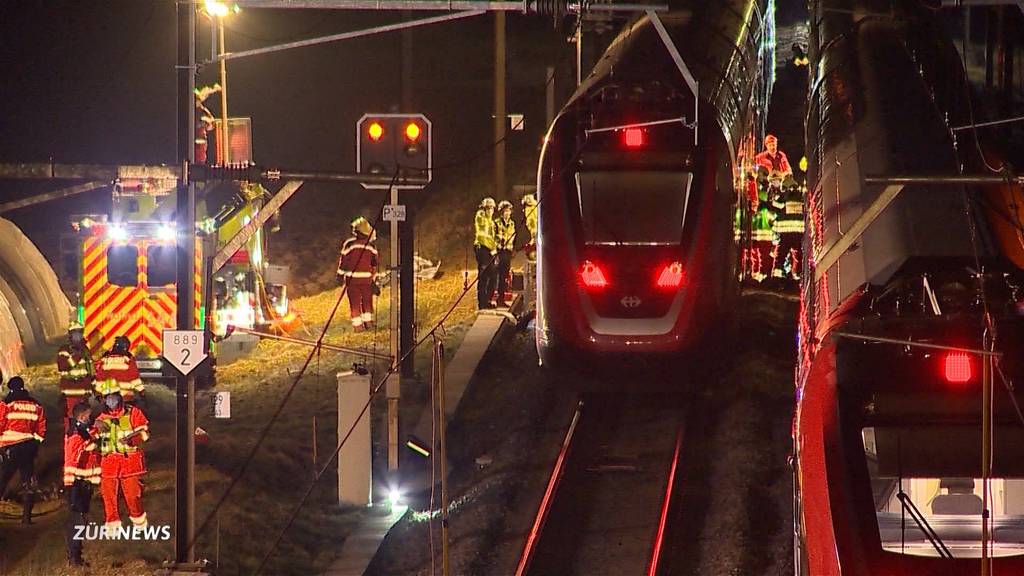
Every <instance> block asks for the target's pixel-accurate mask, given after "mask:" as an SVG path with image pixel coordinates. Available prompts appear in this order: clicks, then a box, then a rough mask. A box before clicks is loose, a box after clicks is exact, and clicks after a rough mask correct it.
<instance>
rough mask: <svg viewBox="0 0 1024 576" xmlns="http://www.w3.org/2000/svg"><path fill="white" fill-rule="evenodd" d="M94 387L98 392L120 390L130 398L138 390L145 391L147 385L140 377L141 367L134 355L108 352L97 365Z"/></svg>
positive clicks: (105, 393)
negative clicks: (136, 362) (144, 384)
mask: <svg viewBox="0 0 1024 576" xmlns="http://www.w3.org/2000/svg"><path fill="white" fill-rule="evenodd" d="M94 388H95V390H96V392H97V393H98V394H102V395H107V394H113V393H114V392H120V393H121V394H124V395H125V399H128V398H131V397H132V396H134V395H135V393H136V392H141V391H143V390H144V389H145V386H143V384H142V379H141V378H140V377H139V367H138V365H136V364H135V358H134V357H132V356H131V355H127V354H115V353H113V352H107V353H106V354H104V355H103V357H102V358H100V361H99V362H98V363H97V365H96V381H95V383H94Z"/></svg>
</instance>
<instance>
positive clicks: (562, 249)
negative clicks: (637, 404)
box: [536, 0, 774, 365]
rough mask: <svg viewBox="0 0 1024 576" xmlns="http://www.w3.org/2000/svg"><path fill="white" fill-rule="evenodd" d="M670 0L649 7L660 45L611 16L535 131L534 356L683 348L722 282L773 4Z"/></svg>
mask: <svg viewBox="0 0 1024 576" xmlns="http://www.w3.org/2000/svg"><path fill="white" fill-rule="evenodd" d="M671 6H672V11H671V12H667V13H664V14H662V15H661V16H660V20H661V22H663V23H664V31H665V32H666V35H665V36H667V38H668V39H669V41H668V42H666V38H665V37H663V36H662V35H660V34H659V32H658V27H657V26H656V23H655V22H653V21H652V20H651V19H650V18H649V17H648V16H642V17H639V18H637V19H636V20H634V21H633V22H632V23H631V24H629V25H628V26H626V27H625V29H624V30H623V31H622V32H621V33H620V34H619V36H618V37H617V38H616V39H615V40H614V41H613V42H612V44H611V45H610V47H609V48H608V50H607V51H606V52H605V54H604V55H603V56H602V58H601V60H600V61H599V62H598V63H597V65H596V66H595V67H594V70H593V72H592V73H591V74H590V76H589V77H588V78H586V80H585V81H584V82H583V83H582V84H581V85H580V87H579V89H578V90H577V91H576V93H575V94H574V95H573V96H572V98H571V99H570V100H569V102H568V104H567V105H566V106H565V107H564V108H563V110H562V111H561V113H560V114H559V115H558V117H557V119H556V120H555V122H554V123H553V124H552V126H551V127H550V129H549V132H548V135H547V138H546V139H545V145H544V149H543V151H542V154H541V160H540V166H539V169H538V174H537V190H538V201H539V208H538V209H539V238H538V243H537V248H538V256H537V277H538V281H537V286H538V293H537V330H536V338H537V348H538V352H539V355H540V360H541V363H542V364H544V365H551V364H564V363H579V362H586V359H587V358H595V357H598V356H602V357H607V356H609V355H617V354H644V355H647V354H666V355H670V354H673V353H678V352H681V351H685V350H687V349H689V348H691V347H692V346H693V345H694V344H695V343H697V342H699V341H700V340H701V337H702V336H703V335H704V334H705V333H707V332H708V331H709V329H710V327H711V326H712V324H713V322H714V321H715V320H716V319H718V318H719V317H720V315H721V314H722V312H723V309H724V308H725V307H726V306H727V303H728V302H729V300H730V297H731V296H732V295H733V294H734V292H735V290H736V284H737V276H736V264H737V256H736V247H735V243H734V239H733V236H734V232H733V218H734V214H735V208H736V205H737V198H738V196H739V193H738V190H739V187H740V183H741V182H742V181H743V178H744V177H745V171H746V170H749V164H750V161H751V160H752V155H753V154H752V152H753V147H754V145H755V143H758V142H760V139H759V138H760V136H762V135H763V134H762V128H763V123H764V115H765V111H766V108H767V102H768V97H769V94H770V91H771V83H772V80H773V73H772V69H773V65H774V20H773V14H774V6H773V2H772V0H730V1H721V2H718V1H716V2H704V1H701V0H692V1H679V2H673V3H672V5H671ZM670 45H671V46H673V47H674V49H675V50H676V51H677V54H678V55H679V56H680V57H681V59H682V63H679V62H677V61H675V60H674V59H673V54H672V52H671V49H670V47H669V46H670ZM683 68H686V73H688V74H689V75H690V79H691V80H692V82H687V80H686V77H685V76H684V72H682V69H683ZM695 85H696V88H697V89H696V90H694V89H693V88H694V87H695ZM745 164H746V167H744V165H745Z"/></svg>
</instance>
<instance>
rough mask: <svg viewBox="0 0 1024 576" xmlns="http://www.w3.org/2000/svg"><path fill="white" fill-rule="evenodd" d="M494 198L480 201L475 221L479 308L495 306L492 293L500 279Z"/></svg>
mask: <svg viewBox="0 0 1024 576" xmlns="http://www.w3.org/2000/svg"><path fill="white" fill-rule="evenodd" d="M494 207H495V203H494V198H484V199H483V200H481V201H480V209H479V210H477V211H476V218H475V219H474V222H473V230H474V233H473V253H474V255H475V256H476V272H477V280H476V304H477V308H478V309H481V310H483V309H485V308H494V307H495V305H493V304H491V294H492V293H493V292H494V287H495V284H496V283H497V279H498V273H497V272H498V269H497V265H496V263H495V261H494V256H495V255H496V254H497V253H498V243H497V241H496V240H495V238H494Z"/></svg>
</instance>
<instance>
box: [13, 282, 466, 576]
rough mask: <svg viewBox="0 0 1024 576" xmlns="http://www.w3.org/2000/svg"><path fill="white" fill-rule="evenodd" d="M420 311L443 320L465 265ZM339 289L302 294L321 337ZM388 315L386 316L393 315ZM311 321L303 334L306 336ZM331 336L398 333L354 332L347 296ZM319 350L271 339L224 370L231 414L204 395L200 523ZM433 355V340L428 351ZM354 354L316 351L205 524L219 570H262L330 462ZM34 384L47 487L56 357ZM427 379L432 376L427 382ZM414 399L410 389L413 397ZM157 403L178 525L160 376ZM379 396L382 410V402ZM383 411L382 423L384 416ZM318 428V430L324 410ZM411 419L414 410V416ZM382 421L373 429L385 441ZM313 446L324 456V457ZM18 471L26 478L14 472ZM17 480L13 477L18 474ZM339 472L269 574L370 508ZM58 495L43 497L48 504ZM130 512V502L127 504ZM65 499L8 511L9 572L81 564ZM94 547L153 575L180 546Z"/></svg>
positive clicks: (304, 565)
mask: <svg viewBox="0 0 1024 576" xmlns="http://www.w3.org/2000/svg"><path fill="white" fill-rule="evenodd" d="M417 289H418V291H417V303H418V317H419V319H420V321H421V324H420V325H421V326H422V327H423V330H426V329H428V328H429V327H430V326H433V324H434V323H435V322H436V321H437V320H439V319H440V317H441V316H442V315H443V314H444V313H445V312H446V311H447V310H448V308H449V306H450V305H451V303H452V302H454V300H455V299H456V298H457V297H458V295H459V294H460V293H461V291H462V279H461V278H460V277H459V275H458V274H448V275H446V276H443V277H441V278H440V279H438V280H435V281H425V282H421V283H419V284H418V286H417ZM338 295H339V290H338V289H334V290H329V291H326V292H323V293H320V294H318V295H315V296H310V297H306V298H300V299H297V300H295V302H294V305H295V308H296V309H297V310H298V311H299V312H300V314H301V316H302V318H303V321H304V323H305V326H306V329H305V331H307V332H308V333H309V334H310V335H311V338H315V337H316V335H317V334H319V332H320V330H321V329H322V328H323V325H324V323H325V322H326V320H327V317H328V315H329V313H330V310H331V308H332V307H333V306H334V303H335V301H336V300H337V298H338ZM379 302H380V304H381V307H380V309H379V310H378V313H379V314H380V317H381V318H382V319H386V318H387V312H388V292H387V291H386V290H385V292H384V294H382V295H381V297H380V298H379ZM473 309H474V302H473V297H472V295H469V296H467V297H466V298H464V299H463V301H462V303H461V304H460V305H459V306H458V307H457V308H456V310H455V312H454V313H453V314H452V315H451V316H450V317H449V319H448V321H447V322H446V323H445V325H446V326H448V327H451V328H453V329H452V330H450V331H448V333H447V335H446V336H445V340H446V342H448V346H449V348H454V347H455V345H457V341H458V340H459V339H460V338H459V335H460V334H461V333H463V332H464V327H463V325H465V324H466V323H467V321H468V320H470V319H471V318H472V317H473V314H474V311H473ZM385 324H386V322H385ZM302 332H303V331H302V330H300V331H299V333H298V334H297V335H299V336H302V335H303V334H302ZM326 341H327V342H330V343H334V344H339V345H343V346H352V347H376V349H377V350H380V351H386V350H387V348H388V342H389V333H388V330H387V329H386V326H382V327H380V328H378V330H377V331H376V332H374V333H363V334H355V333H353V332H352V331H351V327H350V325H349V322H348V305H347V302H343V303H342V305H341V307H340V308H339V310H338V314H337V316H336V317H335V320H334V322H333V323H332V325H331V328H330V330H329V331H328V335H327V338H326ZM309 351H310V349H309V348H308V347H305V346H301V345H297V344H286V343H281V342H272V341H264V342H262V343H260V345H259V347H258V349H257V350H256V352H255V353H254V354H253V355H252V356H251V357H249V358H246V359H243V360H241V361H239V362H236V363H234V364H231V365H229V366H225V367H221V368H220V369H219V370H218V385H217V388H216V390H227V391H230V392H231V416H232V417H231V419H226V420H215V419H213V417H212V411H213V410H212V399H213V392H214V391H212V390H207V391H202V392H200V393H199V394H198V395H197V398H196V407H197V422H198V425H199V426H201V427H202V428H203V429H204V430H206V431H207V432H208V433H209V436H210V441H209V443H208V444H205V445H201V446H198V447H197V451H196V452H197V455H196V497H197V507H196V512H197V518H196V522H197V528H198V527H199V526H200V525H201V524H202V523H203V522H204V521H205V520H206V519H207V517H208V515H209V514H210V513H211V511H212V508H213V504H214V502H216V500H217V499H219V497H220V496H221V494H223V493H224V490H225V489H226V488H227V486H228V484H229V482H230V481H231V478H232V476H233V475H234V474H235V471H236V470H237V469H238V467H239V466H240V464H241V463H242V461H243V460H244V458H245V456H246V455H247V454H248V452H249V451H250V449H251V448H252V446H253V445H254V443H255V442H256V439H257V437H258V435H259V432H260V430H261V429H262V428H263V427H264V426H265V425H266V423H267V421H268V420H269V418H270V417H271V415H272V413H273V412H274V410H276V409H277V407H278V406H279V405H280V402H281V399H282V398H283V396H284V394H285V393H286V391H287V388H288V386H289V385H290V384H291V382H292V381H293V379H294V377H295V375H296V373H297V371H298V370H299V368H300V367H301V366H302V363H303V362H304V361H305V359H306V357H307V355H308V354H309ZM417 356H418V357H429V347H428V346H424V347H423V348H422V349H421V350H419V351H418V354H417ZM353 360H354V358H353V357H351V356H347V355H340V354H336V353H332V352H324V353H322V354H321V357H320V359H319V363H318V362H317V360H316V359H315V358H314V360H313V362H312V363H311V364H310V367H309V369H308V370H307V372H306V374H305V376H304V378H303V379H302V381H301V382H300V383H299V385H298V387H297V388H296V391H295V393H294V394H293V396H292V397H291V399H290V400H289V402H288V403H287V405H286V407H285V408H284V410H283V412H282V413H281V416H280V417H279V419H278V420H277V422H276V423H275V424H274V426H273V428H272V430H271V433H270V435H269V436H268V438H267V440H266V442H264V444H263V446H262V447H261V448H260V450H259V452H258V453H257V455H256V457H255V458H254V460H253V461H252V463H251V465H250V466H249V468H248V470H247V471H246V472H245V473H244V474H243V475H242V476H241V479H240V481H239V482H238V484H237V486H236V488H235V489H234V491H233V492H232V493H231V495H230V497H229V498H228V499H227V501H226V503H225V505H224V506H223V507H222V508H221V509H220V511H219V514H218V515H217V516H215V517H213V518H212V519H211V520H210V522H209V526H208V528H207V529H206V530H205V531H204V532H203V533H202V534H201V535H200V538H199V541H198V548H197V550H198V554H197V555H198V556H199V557H204V558H209V559H211V560H216V559H219V564H220V567H219V570H218V574H228V575H231V574H249V573H252V572H253V571H254V570H255V568H256V566H257V564H258V562H259V561H260V559H261V558H262V557H263V555H264V554H265V553H266V552H267V550H268V549H269V546H270V543H271V542H272V540H273V538H274V537H276V535H277V533H278V531H279V530H281V528H282V527H283V526H284V523H285V522H286V520H287V517H288V515H289V513H290V512H291V510H292V508H293V507H294V506H295V504H296V503H297V502H298V500H299V497H300V495H301V493H302V492H304V491H305V489H306V488H307V487H308V486H309V483H310V482H311V480H312V477H313V474H314V469H316V468H317V467H319V466H323V464H324V461H325V459H326V458H327V457H328V456H329V455H330V453H331V452H332V451H333V448H334V446H335V444H336V442H337V436H336V430H335V428H336V422H337V409H336V405H335V403H336V395H335V385H334V374H335V373H337V372H339V371H341V370H346V369H348V368H349V367H350V366H351V363H352V362H353ZM428 366H429V364H428V363H427V361H426V360H421V361H420V363H419V364H418V367H419V368H420V371H422V372H425V373H429V368H428ZM26 377H27V380H28V382H29V386H30V388H31V390H32V392H33V393H34V394H35V395H36V397H37V398H39V399H40V400H41V401H43V402H44V403H45V404H46V407H47V416H48V421H49V423H50V432H49V433H48V434H47V439H46V442H45V443H44V445H43V449H42V451H41V453H40V457H39V459H38V471H39V477H40V481H41V483H42V484H43V485H44V486H47V487H48V486H52V485H55V484H56V483H58V482H59V474H60V466H61V455H62V449H61V424H60V408H59V404H58V403H59V396H58V391H57V386H56V381H57V378H56V373H55V370H54V368H53V367H52V366H50V365H45V366H34V367H32V368H30V369H29V370H28V371H27V374H26ZM407 387H408V391H409V394H408V396H409V398H408V400H411V401H403V410H402V415H403V417H405V418H408V417H415V416H416V414H415V410H416V406H415V405H414V404H415V403H416V402H415V398H416V397H417V396H418V395H419V396H423V395H425V393H422V394H418V392H419V391H418V390H417V389H416V387H417V382H416V380H408V381H404V382H403V392H405V390H406V389H407ZM422 388H425V387H422ZM403 399H404V400H405V396H403ZM147 400H148V407H147V409H146V412H147V414H148V416H149V417H150V420H151V429H152V433H153V438H152V440H151V441H150V442H149V443H148V444H147V445H146V459H147V464H148V467H149V474H148V475H147V476H146V477H145V482H146V492H145V506H146V511H147V514H148V516H149V521H150V523H151V524H153V525H163V524H173V517H174V508H173V503H174V413H173V412H174V395H173V392H172V391H171V390H169V389H168V388H165V387H163V386H160V385H151V386H149V388H148V390H147ZM377 408H378V403H375V406H374V412H377ZM380 416H381V415H380V414H376V413H375V414H374V424H375V426H376V423H377V422H378V421H379V420H380ZM314 417H315V418H316V422H317V435H316V439H315V441H314V438H313V420H314ZM406 421H408V420H406ZM382 432H383V430H382V429H380V428H375V429H374V439H375V440H374V442H375V444H376V443H378V439H379V438H380V437H381V433H382ZM314 446H316V451H317V462H316V463H315V464H314V461H313V453H314ZM15 482H16V481H15ZM12 486H13V484H12ZM336 491H337V478H336V475H334V474H333V473H330V474H328V475H326V476H325V477H324V478H323V479H322V480H321V481H320V483H319V484H318V486H317V488H316V489H315V490H314V492H313V494H312V496H311V497H310V500H309V502H308V503H307V505H306V507H305V508H304V509H303V511H302V512H301V514H300V515H299V516H298V519H297V521H296V522H295V524H294V526H293V527H292V528H291V530H290V531H289V532H288V533H287V534H286V535H285V537H284V539H283V540H282V542H281V545H280V547H279V548H278V550H277V551H276V553H275V554H274V556H273V559H272V560H271V562H270V563H269V565H268V567H267V568H266V569H265V570H264V573H265V574H273V575H285V574H296V575H309V574H314V573H317V572H319V571H320V570H321V569H322V568H324V567H325V566H326V565H327V564H328V563H329V562H330V560H331V559H332V558H333V556H334V554H335V553H336V552H337V551H338V550H339V549H340V545H341V543H342V542H343V540H344V538H345V536H346V534H347V533H348V531H349V530H350V528H351V527H352V526H353V525H354V524H355V523H356V522H357V521H358V520H359V519H360V517H361V515H362V514H363V513H364V510H362V509H343V508H341V507H339V506H338V504H337V501H336V493H337V492H336ZM43 508H50V509H53V508H55V506H54V505H53V504H52V503H51V504H49V505H40V506H38V509H43ZM102 516H103V511H102V502H101V500H100V499H99V497H98V495H97V497H96V498H95V499H94V500H93V510H92V513H91V514H90V516H89V519H90V520H91V521H95V522H97V523H100V522H102ZM122 517H123V518H127V513H126V512H125V511H124V510H123V509H122ZM65 519H66V514H65V512H64V510H63V508H57V509H56V511H53V512H50V513H47V514H44V515H42V516H40V517H39V518H37V525H36V526H32V527H28V528H25V527H21V526H18V525H16V524H14V520H12V519H4V520H2V521H0V534H2V538H3V541H4V545H3V546H2V548H0V573H2V574H16V575H18V576H37V575H38V576H44V575H45V576H52V575H55V574H64V573H78V572H72V571H69V570H68V569H66V568H65V562H64V557H65V551H64V540H63V533H62V530H63V525H64V522H65ZM85 548H86V552H85V556H86V559H87V561H88V562H90V564H91V565H92V567H91V569H90V573H91V574H98V575H104V576H115V575H116V576H122V575H136V574H150V573H151V572H152V571H153V569H154V568H156V567H157V566H158V565H159V563H160V561H162V560H164V559H166V558H169V557H170V556H171V554H172V543H171V542H132V543H129V542H87V543H86V547H85Z"/></svg>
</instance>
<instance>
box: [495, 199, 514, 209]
mask: <svg viewBox="0 0 1024 576" xmlns="http://www.w3.org/2000/svg"><path fill="white" fill-rule="evenodd" d="M506 208H508V209H509V210H511V209H512V203H511V202H509V201H508V200H502V201H501V202H499V203H498V212H501V211H502V210H504V209H506Z"/></svg>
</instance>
